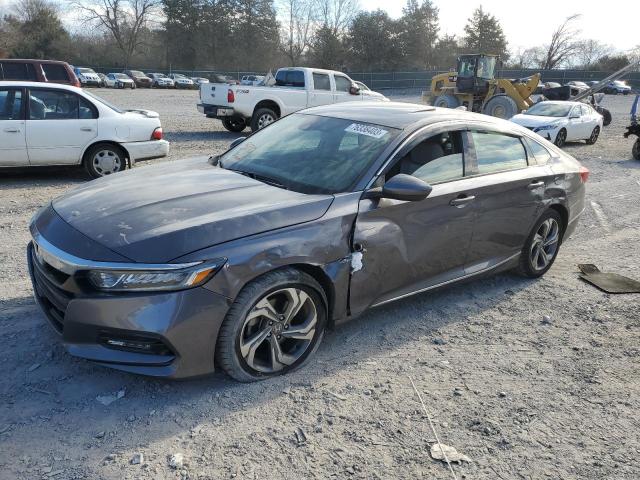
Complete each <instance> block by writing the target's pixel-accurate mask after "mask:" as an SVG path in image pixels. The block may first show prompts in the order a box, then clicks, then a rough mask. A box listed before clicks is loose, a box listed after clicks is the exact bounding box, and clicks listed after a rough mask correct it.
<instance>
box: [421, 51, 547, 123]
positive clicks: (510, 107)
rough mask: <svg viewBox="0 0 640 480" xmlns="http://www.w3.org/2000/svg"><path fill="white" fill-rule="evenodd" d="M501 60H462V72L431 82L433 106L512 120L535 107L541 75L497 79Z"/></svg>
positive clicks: (477, 57)
mask: <svg viewBox="0 0 640 480" xmlns="http://www.w3.org/2000/svg"><path fill="white" fill-rule="evenodd" d="M497 63H498V57H497V56H496V55H484V54H472V55H461V56H460V57H459V58H458V71H456V72H453V71H452V72H449V73H441V74H439V75H436V76H434V77H433V79H432V80H431V104H432V105H433V106H435V107H446V108H457V107H460V106H464V107H466V108H467V110H469V111H473V112H480V113H484V114H486V115H491V116H494V117H499V118H511V117H513V116H514V115H516V114H517V113H520V112H522V111H523V110H526V109H528V108H529V107H531V106H532V105H533V103H534V101H533V100H532V99H531V94H532V93H533V92H534V91H535V90H536V88H538V84H539V83H540V74H539V73H536V74H535V75H532V76H531V77H528V78H523V79H519V80H509V79H506V78H495V70H496V65H497Z"/></svg>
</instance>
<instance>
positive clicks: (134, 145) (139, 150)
mask: <svg viewBox="0 0 640 480" xmlns="http://www.w3.org/2000/svg"><path fill="white" fill-rule="evenodd" d="M122 146H123V147H124V148H125V149H126V150H127V152H128V153H129V160H130V161H131V164H132V165H134V164H135V162H137V161H139V160H151V159H153V158H162V157H166V156H167V155H169V148H170V147H169V142H167V141H166V140H149V141H146V142H129V143H123V144H122Z"/></svg>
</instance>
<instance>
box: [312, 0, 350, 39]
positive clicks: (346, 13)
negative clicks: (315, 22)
mask: <svg viewBox="0 0 640 480" xmlns="http://www.w3.org/2000/svg"><path fill="white" fill-rule="evenodd" d="M358 12H360V4H359V3H358V0H318V19H319V20H320V21H321V22H322V27H323V28H326V29H328V31H329V32H330V33H331V35H332V36H333V37H336V38H340V37H342V35H344V34H345V33H346V31H347V30H348V29H349V25H351V22H352V21H353V19H354V18H355V17H356V15H357V14H358ZM326 33H327V32H325V33H324V35H326Z"/></svg>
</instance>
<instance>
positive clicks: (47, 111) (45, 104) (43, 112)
mask: <svg viewBox="0 0 640 480" xmlns="http://www.w3.org/2000/svg"><path fill="white" fill-rule="evenodd" d="M78 107H79V99H78V97H77V96H76V95H74V94H73V93H69V92H65V91H62V90H32V91H31V95H30V98H29V120H76V119H78V116H79V108H78Z"/></svg>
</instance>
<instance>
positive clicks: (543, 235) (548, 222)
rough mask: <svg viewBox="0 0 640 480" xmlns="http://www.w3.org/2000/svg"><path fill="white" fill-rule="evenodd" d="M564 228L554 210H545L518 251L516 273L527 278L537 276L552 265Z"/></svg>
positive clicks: (545, 271)
mask: <svg viewBox="0 0 640 480" xmlns="http://www.w3.org/2000/svg"><path fill="white" fill-rule="evenodd" d="M563 230H564V227H563V224H562V218H561V217H560V214H559V213H558V212H556V211H555V210H547V211H546V212H545V213H544V214H543V215H542V217H540V219H538V221H537V222H536V224H535V225H534V227H533V228H532V229H531V233H530V234H529V237H527V241H526V242H525V244H524V247H523V248H522V252H521V253H520V264H519V265H518V273H520V274H521V275H523V276H525V277H529V278H538V277H541V276H542V275H544V274H545V273H547V271H548V270H549V269H550V268H551V265H553V262H554V261H555V259H556V257H557V256H558V250H559V249H560V241H561V240H562V232H563Z"/></svg>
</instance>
